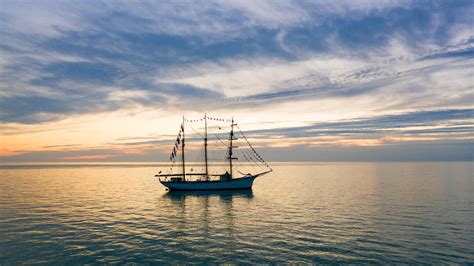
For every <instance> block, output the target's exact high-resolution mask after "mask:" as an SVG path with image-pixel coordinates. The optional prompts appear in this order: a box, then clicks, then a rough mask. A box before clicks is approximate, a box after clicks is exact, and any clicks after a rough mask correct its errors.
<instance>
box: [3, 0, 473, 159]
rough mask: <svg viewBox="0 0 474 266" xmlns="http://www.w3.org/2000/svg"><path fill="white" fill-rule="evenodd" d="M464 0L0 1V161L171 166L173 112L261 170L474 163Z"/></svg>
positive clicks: (176, 120) (467, 4)
mask: <svg viewBox="0 0 474 266" xmlns="http://www.w3.org/2000/svg"><path fill="white" fill-rule="evenodd" d="M473 13H474V2H473V1H362V0H361V1H329V0H328V1H278V0H270V1H263V0H260V1H234V0H226V1H96V0H94V1H92V0H84V1H65V0H61V1H23V0H22V1H17V0H0V130H1V136H0V137H1V140H0V141H1V142H0V145H1V146H0V160H1V161H2V162H31V161H68V162H69V161H167V160H168V159H167V158H168V155H169V153H170V150H171V149H172V147H173V145H174V139H175V138H176V134H177V133H178V131H179V125H180V123H181V119H182V118H181V117H182V115H186V117H188V118H190V119H193V118H200V117H201V116H202V114H203V113H208V114H209V115H211V116H213V117H219V118H230V117H232V116H234V117H235V118H236V119H237V121H238V122H239V126H240V128H242V129H243V130H244V131H246V132H247V136H248V137H249V139H250V140H251V142H252V143H254V144H255V146H256V147H257V148H258V149H259V150H260V151H261V154H262V155H263V157H265V158H266V159H267V160H268V161H392V160H394V161H412V160H414V161H432V160H433V161H439V160H449V161H452V160H473V158H474V141H473V138H474V135H473V132H474V131H473V130H474V127H473V125H474V108H473V107H474V95H473V91H474V90H473V89H474V78H473V77H474V26H473V16H472V14H473Z"/></svg>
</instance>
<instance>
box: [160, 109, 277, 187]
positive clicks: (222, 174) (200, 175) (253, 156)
mask: <svg viewBox="0 0 474 266" xmlns="http://www.w3.org/2000/svg"><path fill="white" fill-rule="evenodd" d="M202 122H204V128H203V129H204V135H201V133H199V132H198V131H197V130H196V129H195V128H194V126H193V124H196V123H199V124H202ZM210 122H212V123H213V125H211V126H209V125H208V123H210ZM228 122H230V126H228V128H229V129H230V131H229V133H225V132H222V130H226V129H227V126H225V125H224V126H223V125H222V124H223V123H224V124H227V123H228ZM188 127H189V128H190V129H192V130H193V131H194V133H191V138H188V139H186V135H185V132H188V131H185V129H186V128H188ZM236 129H237V130H236ZM215 130H217V132H215ZM208 131H212V132H211V134H212V135H214V136H215V139H214V141H213V142H214V143H215V144H216V145H214V146H216V147H211V148H209V146H210V144H209V142H210V141H211V140H210V139H209V138H208V135H209V132H208ZM188 134H189V133H188ZM189 139H191V142H192V143H193V144H195V143H196V142H198V143H199V142H201V141H202V146H201V147H202V148H197V149H196V147H194V149H192V150H191V151H192V152H194V153H195V155H196V154H198V155H199V154H200V152H199V151H203V153H204V154H203V155H204V156H203V157H204V158H203V161H204V162H203V163H200V162H197V163H196V162H191V163H188V164H187V163H186V162H187V159H186V158H187V157H185V154H188V150H186V153H185V147H186V143H187V142H188V141H189ZM239 140H240V141H243V145H242V146H237V144H238V142H237V141H239ZM239 144H240V143H239ZM194 146H196V145H194ZM199 146H200V145H199ZM196 151H197V152H196ZM209 153H213V154H214V155H217V156H214V157H216V158H217V159H215V158H212V156H210V154H209ZM219 155H220V156H219ZM237 155H240V156H237ZM239 159H240V160H239ZM170 162H171V166H170V167H169V169H167V171H166V173H162V172H163V171H160V172H159V173H158V174H157V175H155V177H158V178H159V181H160V183H161V184H163V185H164V186H165V187H166V188H167V190H170V191H172V190H180V191H183V190H186V191H188V190H231V189H251V188H252V185H253V181H254V180H255V178H257V177H259V176H262V175H264V174H267V173H269V172H271V171H272V168H271V167H270V166H269V165H268V164H267V163H266V162H265V160H263V158H262V157H261V156H260V155H259V154H258V153H257V151H256V150H255V149H254V147H253V146H252V145H251V144H250V142H249V141H248V139H247V137H246V136H245V135H244V134H243V132H242V131H241V130H240V128H238V125H237V123H235V121H234V118H232V119H222V118H214V117H208V116H207V114H205V115H204V117H203V118H200V119H186V118H185V117H184V116H183V122H182V124H181V127H180V131H179V134H178V136H177V138H176V142H175V145H174V147H173V150H172V152H171V155H170ZM195 169H199V171H197V172H196V171H195Z"/></svg>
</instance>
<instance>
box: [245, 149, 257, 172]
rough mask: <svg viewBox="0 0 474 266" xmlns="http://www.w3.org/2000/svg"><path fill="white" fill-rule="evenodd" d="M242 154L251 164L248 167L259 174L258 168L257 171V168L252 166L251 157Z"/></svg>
mask: <svg viewBox="0 0 474 266" xmlns="http://www.w3.org/2000/svg"><path fill="white" fill-rule="evenodd" d="M242 154H243V156H244V158H245V160H247V162H249V164H248V165H247V166H248V167H250V168H251V169H252V171H254V170H256V171H255V172H259V170H258V168H257V169H255V167H254V166H253V165H252V161H251V160H250V159H249V157H248V156H247V155H246V154H245V153H243V152H242Z"/></svg>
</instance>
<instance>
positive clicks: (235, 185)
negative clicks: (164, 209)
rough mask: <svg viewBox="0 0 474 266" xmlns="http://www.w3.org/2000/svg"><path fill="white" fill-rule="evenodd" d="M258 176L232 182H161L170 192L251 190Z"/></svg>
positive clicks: (232, 180)
mask: <svg viewBox="0 0 474 266" xmlns="http://www.w3.org/2000/svg"><path fill="white" fill-rule="evenodd" d="M256 177H257V176H249V177H241V178H235V179H231V180H230V181H188V182H169V181H161V180H160V182H161V184H163V185H164V186H165V187H167V188H168V189H170V190H228V189H251V188H252V184H253V181H254V180H255V178H256Z"/></svg>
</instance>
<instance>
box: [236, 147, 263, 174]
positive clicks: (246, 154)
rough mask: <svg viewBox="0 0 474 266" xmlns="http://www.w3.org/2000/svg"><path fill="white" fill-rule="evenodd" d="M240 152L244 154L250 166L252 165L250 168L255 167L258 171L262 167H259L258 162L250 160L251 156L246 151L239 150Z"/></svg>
mask: <svg viewBox="0 0 474 266" xmlns="http://www.w3.org/2000/svg"><path fill="white" fill-rule="evenodd" d="M240 151H241V152H242V154H244V156H246V157H247V158H248V159H249V162H250V164H252V167H254V166H253V165H255V167H256V169H257V171H260V170H259V168H261V167H262V165H260V164H259V163H258V161H256V160H255V159H254V158H252V156H253V155H252V153H251V152H250V151H249V150H248V149H241V150H240Z"/></svg>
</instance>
